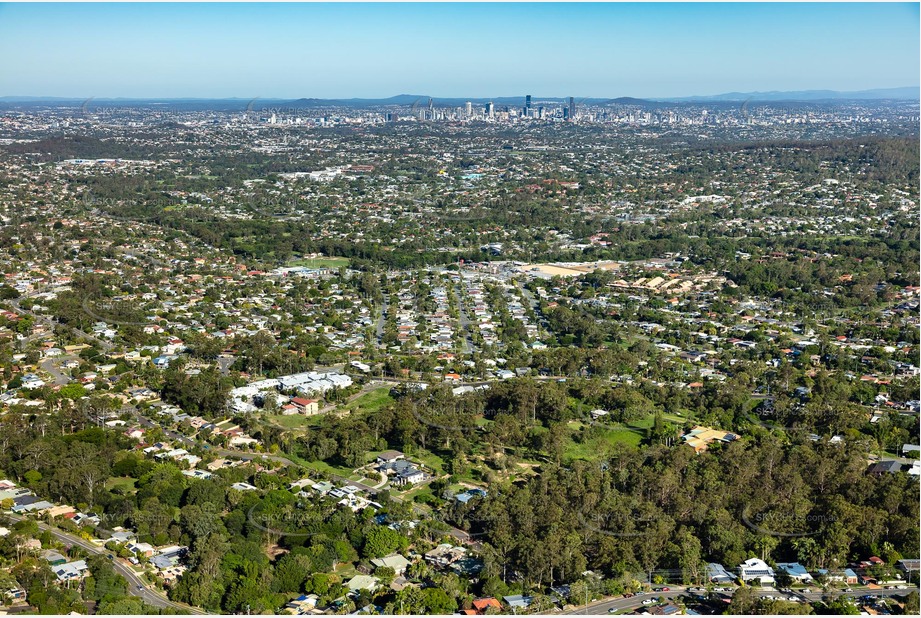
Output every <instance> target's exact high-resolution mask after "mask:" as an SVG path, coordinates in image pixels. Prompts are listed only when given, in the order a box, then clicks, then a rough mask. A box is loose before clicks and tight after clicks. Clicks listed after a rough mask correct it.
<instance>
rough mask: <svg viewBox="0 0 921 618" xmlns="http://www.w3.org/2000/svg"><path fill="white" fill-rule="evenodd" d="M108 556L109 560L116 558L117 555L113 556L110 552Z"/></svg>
mask: <svg viewBox="0 0 921 618" xmlns="http://www.w3.org/2000/svg"><path fill="white" fill-rule="evenodd" d="M106 557H107V558H108V559H109V560H115V556H113V555H112V554H109V555H108V556H106Z"/></svg>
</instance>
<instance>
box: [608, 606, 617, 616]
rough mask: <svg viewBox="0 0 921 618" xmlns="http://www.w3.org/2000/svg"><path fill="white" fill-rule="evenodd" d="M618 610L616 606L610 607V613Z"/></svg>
mask: <svg viewBox="0 0 921 618" xmlns="http://www.w3.org/2000/svg"><path fill="white" fill-rule="evenodd" d="M616 611H617V608H616V607H611V608H609V609H608V613H609V614H613V613H614V612H616Z"/></svg>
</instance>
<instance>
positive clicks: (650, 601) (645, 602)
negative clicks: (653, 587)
mask: <svg viewBox="0 0 921 618" xmlns="http://www.w3.org/2000/svg"><path fill="white" fill-rule="evenodd" d="M653 603H655V600H653V599H646V600H645V601H643V605H652V604H653Z"/></svg>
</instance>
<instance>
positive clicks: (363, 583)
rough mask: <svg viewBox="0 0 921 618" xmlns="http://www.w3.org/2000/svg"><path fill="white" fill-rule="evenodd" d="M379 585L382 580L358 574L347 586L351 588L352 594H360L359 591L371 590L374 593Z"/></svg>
mask: <svg viewBox="0 0 921 618" xmlns="http://www.w3.org/2000/svg"><path fill="white" fill-rule="evenodd" d="M379 584H380V580H379V579H377V578H376V577H373V576H371V575H361V574H358V575H356V576H355V577H353V578H352V579H350V580H349V581H348V582H346V584H345V585H346V586H348V587H349V590H350V591H351V592H358V591H359V590H370V591H371V592H373V591H374V590H376V589H377V587H378V585H379Z"/></svg>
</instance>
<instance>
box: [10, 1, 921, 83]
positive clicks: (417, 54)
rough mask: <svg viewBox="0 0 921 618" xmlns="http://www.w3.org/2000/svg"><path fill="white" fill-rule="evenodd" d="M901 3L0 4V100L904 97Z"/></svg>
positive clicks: (912, 36) (910, 74)
mask: <svg viewBox="0 0 921 618" xmlns="http://www.w3.org/2000/svg"><path fill="white" fill-rule="evenodd" d="M918 24H919V5H918V4H917V3H914V4H894V3H893V4H878V3H867V4H863V3H861V4H853V3H840V4H831V3H818V4H798V3H790V4H786V3H784V4H780V3H778V4H722V3H720V4H692V3H686V4H652V3H650V4H524V3H521V4H518V3H515V4H480V3H477V4H210V3H209V4H108V3H101V4H0V62H2V65H0V66H2V68H0V96H4V95H7V96H12V95H19V96H25V95H31V96H69V97H91V96H93V97H240V98H252V97H256V96H259V97H263V98H298V97H317V98H345V97H387V96H392V95H395V94H401V93H409V94H420V95H430V96H436V97H439V96H441V97H498V96H514V95H522V94H525V93H532V94H534V95H536V96H570V95H571V96H577V97H588V96H591V97H596V96H597V97H618V96H636V97H666V96H685V95H705V94H717V93H722V92H729V91H752V90H760V91H766V90H805V89H832V90H862V89H868V88H883V87H896V86H916V85H918V83H919V72H921V67H919V47H921V45H919V28H918Z"/></svg>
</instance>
